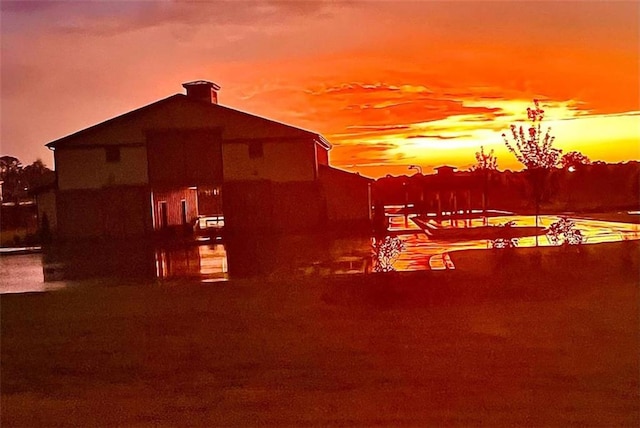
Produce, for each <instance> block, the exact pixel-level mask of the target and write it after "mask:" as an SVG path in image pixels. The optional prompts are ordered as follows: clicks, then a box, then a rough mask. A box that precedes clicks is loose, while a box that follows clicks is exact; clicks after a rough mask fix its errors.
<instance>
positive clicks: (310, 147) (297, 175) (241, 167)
mask: <svg viewBox="0 0 640 428" xmlns="http://www.w3.org/2000/svg"><path fill="white" fill-rule="evenodd" d="M257 141H258V142H259V141H260V140H257ZM251 143H253V142H252V141H251V140H247V141H246V142H234V143H226V144H224V145H223V146H222V164H223V175H224V180H225V182H226V181H243V180H262V179H265V180H271V181H275V182H287V181H312V180H314V179H315V153H314V144H313V143H312V142H307V141H286V142H279V141H274V142H262V147H263V156H262V157H257V158H251V157H250V156H249V145H250V144H251Z"/></svg>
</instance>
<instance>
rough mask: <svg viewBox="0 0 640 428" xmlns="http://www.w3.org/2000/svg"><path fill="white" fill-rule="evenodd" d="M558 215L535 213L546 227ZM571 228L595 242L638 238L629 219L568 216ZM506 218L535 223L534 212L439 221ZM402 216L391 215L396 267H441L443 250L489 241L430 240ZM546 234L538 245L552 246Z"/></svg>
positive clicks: (528, 242) (530, 241)
mask: <svg viewBox="0 0 640 428" xmlns="http://www.w3.org/2000/svg"><path fill="white" fill-rule="evenodd" d="M409 218H411V216H410V217H409ZM559 218H560V217H559V216H552V215H543V216H540V217H539V225H540V226H542V227H544V228H548V227H550V226H551V224H553V223H554V222H557V221H558V220H559ZM572 220H573V221H574V222H575V228H576V229H577V230H580V231H581V234H582V236H583V238H584V242H585V244H596V243H602V242H617V241H622V240H635V239H640V231H639V226H638V225H637V224H633V223H618V222H610V221H600V220H586V219H579V218H572ZM508 221H514V222H515V225H516V226H520V227H533V226H535V217H534V216H496V217H490V218H488V219H486V223H485V219H480V218H474V219H471V220H470V221H459V222H458V223H457V226H456V223H455V222H451V221H450V220H446V221H444V222H443V224H444V225H445V226H446V227H478V226H483V225H487V224H488V225H490V226H498V225H500V224H504V223H506V222H508ZM406 225H407V226H406V227H405V221H404V216H391V217H390V227H389V230H390V232H391V233H394V232H398V233H399V234H398V236H399V237H400V238H401V239H402V240H403V241H404V242H405V245H406V249H405V251H403V252H402V253H401V254H400V255H399V256H398V260H397V261H396V262H395V264H394V267H395V269H396V270H398V271H414V270H428V269H433V268H434V267H435V269H445V268H446V263H447V262H446V261H444V260H443V257H444V254H446V253H450V252H452V251H457V250H467V249H489V248H491V241H490V240H488V239H477V240H460V241H449V240H446V241H445V240H434V239H430V238H429V237H427V235H425V234H424V233H423V232H422V231H421V229H420V228H419V227H418V226H417V225H416V224H415V223H414V222H413V221H409V222H408V223H406ZM535 245H536V240H535V237H534V236H526V237H521V238H519V240H518V247H534V246H535ZM552 245H553V244H552V243H551V242H550V241H549V239H548V238H547V237H546V236H542V237H541V238H540V239H539V246H552Z"/></svg>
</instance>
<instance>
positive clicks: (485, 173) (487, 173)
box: [471, 146, 498, 214]
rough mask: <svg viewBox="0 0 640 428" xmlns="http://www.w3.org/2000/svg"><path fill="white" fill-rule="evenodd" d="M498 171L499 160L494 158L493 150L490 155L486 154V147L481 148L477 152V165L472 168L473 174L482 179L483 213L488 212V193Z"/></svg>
mask: <svg viewBox="0 0 640 428" xmlns="http://www.w3.org/2000/svg"><path fill="white" fill-rule="evenodd" d="M497 170H498V158H497V157H495V156H494V154H493V149H491V151H490V152H489V153H485V152H484V147H483V146H480V151H479V152H476V164H475V165H473V166H472V167H471V172H473V173H475V174H479V175H480V176H481V177H482V213H483V214H485V213H486V211H487V206H488V201H487V193H488V187H489V181H490V179H491V176H492V175H493V173H495V172H496V171H497Z"/></svg>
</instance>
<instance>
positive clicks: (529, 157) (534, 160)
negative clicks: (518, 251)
mask: <svg viewBox="0 0 640 428" xmlns="http://www.w3.org/2000/svg"><path fill="white" fill-rule="evenodd" d="M533 104H534V108H531V107H528V108H527V118H528V119H529V128H528V129H527V130H526V131H525V127H524V126H522V125H520V126H519V127H518V126H516V125H511V138H512V140H513V142H512V143H511V142H509V139H508V138H507V135H506V134H502V138H503V139H504V142H505V144H506V145H507V148H508V149H509V151H510V152H511V153H513V154H514V156H515V157H516V159H518V161H519V162H520V163H522V164H523V165H524V167H525V170H526V174H527V178H528V180H529V182H530V184H531V187H532V190H533V198H534V202H535V208H536V227H538V217H539V216H540V203H541V202H542V197H543V194H544V192H545V190H546V189H545V187H546V186H545V185H546V182H547V176H548V173H549V171H550V170H551V169H552V168H555V167H556V166H557V165H558V163H559V161H560V154H561V153H562V150H560V149H556V148H554V147H553V142H554V141H555V137H553V136H552V135H551V128H547V130H546V132H545V133H544V135H543V133H542V120H543V119H544V110H542V109H541V108H540V103H539V101H538V100H533ZM536 246H538V235H537V234H536Z"/></svg>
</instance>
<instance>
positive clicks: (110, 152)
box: [105, 147, 120, 162]
mask: <svg viewBox="0 0 640 428" xmlns="http://www.w3.org/2000/svg"><path fill="white" fill-rule="evenodd" d="M105 152H106V156H107V162H120V147H105Z"/></svg>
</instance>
